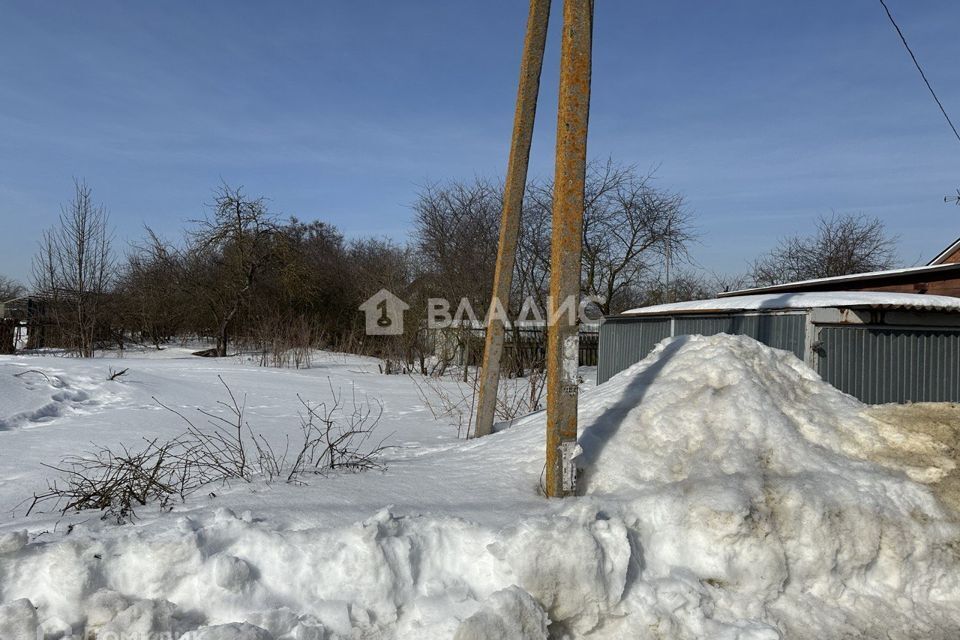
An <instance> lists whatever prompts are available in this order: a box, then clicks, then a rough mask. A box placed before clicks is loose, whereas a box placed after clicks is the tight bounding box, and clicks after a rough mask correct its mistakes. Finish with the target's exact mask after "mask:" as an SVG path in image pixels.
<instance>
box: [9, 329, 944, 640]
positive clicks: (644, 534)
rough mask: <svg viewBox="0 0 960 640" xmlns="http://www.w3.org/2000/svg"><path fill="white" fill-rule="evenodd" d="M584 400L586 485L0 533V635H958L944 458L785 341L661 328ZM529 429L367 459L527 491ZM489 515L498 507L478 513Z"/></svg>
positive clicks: (534, 424)
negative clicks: (409, 509) (453, 503)
mask: <svg viewBox="0 0 960 640" xmlns="http://www.w3.org/2000/svg"><path fill="white" fill-rule="evenodd" d="M580 420H581V427H582V432H581V438H580V441H581V446H582V448H583V453H582V455H581V456H580V458H579V464H580V465H581V466H582V467H583V468H584V476H583V493H584V495H583V496H582V497H580V498H576V499H570V500H564V501H545V500H544V501H541V502H538V503H534V502H531V501H530V500H529V499H526V501H523V500H520V499H518V498H517V497H516V496H517V495H518V494H517V493H510V492H509V491H504V493H503V495H496V494H494V495H488V496H487V498H489V502H490V506H489V507H488V508H489V510H490V511H491V512H494V511H495V512H497V513H498V514H499V515H498V517H497V518H491V519H490V520H489V521H486V520H484V519H483V518H479V519H476V518H474V519H466V518H463V517H460V516H459V515H458V514H457V513H456V510H455V509H449V510H448V511H447V512H445V513H439V512H435V513H431V514H428V515H419V514H417V513H401V512H398V511H396V510H395V509H384V510H382V511H381V512H379V513H377V514H371V516H370V517H369V518H368V519H366V520H365V521H363V522H360V523H356V524H353V525H349V526H330V527H305V528H300V529H292V528H286V527H283V526H279V525H277V524H275V523H272V522H271V521H269V520H265V519H263V518H260V517H258V515H257V513H255V512H253V511H239V510H237V509H235V510H230V509H226V508H220V509H216V510H213V511H204V510H194V511H191V512H190V513H188V514H180V515H178V514H170V515H169V516H167V517H164V518H160V519H157V520H155V521H153V522H150V523H147V524H144V525H142V526H128V527H107V526H105V525H101V524H99V523H98V524H86V525H83V524H81V525H78V526H76V527H75V528H74V529H73V532H72V533H71V534H70V535H69V536H63V537H61V538H59V539H51V537H50V536H38V535H36V533H38V532H34V535H32V536H28V535H26V534H24V533H22V532H11V533H8V534H6V536H5V537H0V603H6V604H2V605H0V638H3V640H7V639H8V638H11V639H13V638H16V639H18V640H19V638H21V637H22V638H27V637H29V638H31V640H32V638H33V637H34V635H33V633H34V631H33V629H34V628H35V627H36V625H38V624H39V625H42V628H43V629H44V631H45V632H46V633H47V634H48V637H51V638H53V637H58V636H62V635H63V634H64V633H66V631H67V630H68V629H72V630H73V631H74V633H79V632H80V630H83V631H84V632H86V633H89V634H93V635H95V636H96V637H97V638H98V639H100V640H105V639H106V638H111V637H120V634H130V633H139V634H159V633H165V634H168V636H169V637H175V638H176V637H181V636H182V637H185V638H190V639H194V640H200V639H207V640H209V639H214V638H216V639H218V640H219V639H239V638H250V639H256V640H262V639H268V638H275V639H280V638H290V639H296V640H306V639H316V640H327V639H336V638H368V637H369V638H374V637H397V638H458V639H459V640H467V639H475V638H524V639H531V640H532V639H537V640H541V639H545V638H547V637H564V636H568V637H573V638H578V637H591V638H623V637H635V638H702V637H711V638H742V639H746V638H757V639H760V638H771V639H772V638H824V637H843V636H845V635H851V636H865V637H878V638H881V637H882V638H921V637H922V638H952V637H957V635H958V634H960V526H958V524H957V518H956V514H955V513H954V512H952V511H951V510H950V509H949V508H947V507H945V506H943V503H942V502H941V501H939V500H938V498H937V497H936V494H935V491H934V489H936V486H937V483H938V482H939V481H940V480H941V479H943V478H944V477H946V476H947V475H948V474H949V473H951V472H952V471H953V469H954V467H955V463H954V462H953V461H952V460H951V459H950V457H949V456H947V455H939V454H937V455H934V454H931V455H928V456H908V457H906V458H903V459H901V458H900V457H898V456H897V455H895V452H896V451H898V450H903V449H905V448H910V449H915V450H916V449H924V447H926V449H929V450H930V451H934V452H936V447H933V446H931V443H929V442H922V441H920V440H922V438H923V436H922V434H910V435H909V436H906V435H904V433H902V432H899V431H897V430H896V429H895V428H893V427H891V426H890V425H889V424H887V423H883V422H880V421H878V420H876V419H875V418H873V417H871V415H870V413H869V411H867V408H866V407H865V406H864V405H862V404H860V403H859V402H857V401H856V400H855V399H853V398H851V397H849V396H846V395H844V394H842V393H840V392H838V391H836V390H835V389H833V388H832V387H830V386H829V385H826V384H825V383H823V382H822V381H821V380H820V379H819V378H818V377H817V376H816V375H815V374H814V373H813V372H811V371H810V370H809V369H807V368H806V367H805V366H804V365H803V364H802V363H801V362H800V361H798V360H797V359H796V358H795V357H794V356H793V355H791V354H789V353H786V352H781V351H776V350H773V349H770V348H768V347H765V346H763V345H761V344H759V343H757V342H755V341H753V340H751V339H749V338H745V337H730V336H713V337H709V338H703V337H683V338H677V339H673V340H669V341H666V342H665V343H663V344H662V345H660V347H658V349H657V350H656V351H655V352H654V353H653V354H651V355H650V356H649V357H648V358H647V359H646V360H644V361H643V362H641V363H639V364H637V365H635V366H633V367H632V368H630V369H628V370H627V371H624V372H622V373H621V374H620V375H618V376H616V377H615V378H613V379H612V380H610V381H609V382H608V383H606V384H605V385H602V386H600V387H597V388H596V389H594V390H591V391H590V392H588V393H586V394H584V395H583V397H582V400H581V414H580ZM543 430H544V417H543V415H542V414H541V415H534V416H530V417H528V418H527V419H525V420H522V421H520V422H519V423H517V424H516V425H515V426H514V427H512V428H510V429H507V430H506V431H503V432H501V433H498V434H495V435H493V436H490V437H487V438H484V439H482V440H480V441H474V442H470V443H467V444H463V445H458V446H456V447H449V446H448V447H445V448H438V449H437V450H436V451H434V452H433V453H432V454H430V455H426V454H425V455H423V456H420V457H419V458H417V459H415V460H413V461H410V462H409V464H408V466H407V467H404V470H401V471H393V470H391V471H389V472H388V473H387V476H386V478H387V481H389V480H390V478H391V474H402V473H406V474H407V475H406V476H402V477H401V476H399V475H398V476H394V477H395V478H396V479H402V480H403V481H402V482H398V485H399V486H401V487H403V490H405V491H409V490H410V488H411V484H410V482H411V480H410V478H419V482H420V483H421V485H420V486H421V487H422V489H423V490H424V492H426V491H427V490H428V489H429V488H431V487H433V486H435V485H437V484H441V485H443V484H444V483H445V482H449V483H450V484H449V486H448V487H445V490H447V491H448V492H449V493H451V494H452V495H454V496H456V495H460V494H461V493H462V495H464V496H466V495H469V494H475V493H476V491H477V490H478V488H477V486H466V487H463V486H459V478H462V477H466V476H459V477H458V480H457V482H451V480H450V478H448V477H443V476H440V477H438V476H437V475H436V474H437V472H438V470H441V471H443V470H446V469H457V470H459V471H461V472H463V473H468V472H470V470H474V471H475V473H476V477H478V478H479V477H485V476H490V475H491V474H499V475H500V476H501V477H500V478H499V481H500V482H501V483H505V484H503V485H502V486H513V487H517V488H519V489H515V491H518V492H519V491H522V492H526V493H529V494H532V493H533V491H534V486H535V479H536V477H537V476H538V475H539V473H540V469H541V468H542V465H543V453H542V449H543ZM926 449H924V450H926ZM904 460H906V461H904ZM417 465H419V466H417ZM504 474H505V477H504ZM380 478H382V476H380V477H378V476H365V475H358V476H355V477H353V478H352V481H353V482H355V483H357V486H358V487H360V489H359V491H362V490H363V486H364V484H365V483H366V484H367V485H369V486H370V487H373V483H375V482H379V481H380ZM493 486H501V485H493ZM297 490H299V491H304V492H306V491H323V490H325V489H324V485H323V484H317V485H315V486H312V487H307V488H299V489H297ZM479 490H481V491H483V490H487V487H484V486H482V485H480V487H479ZM532 504H536V505H538V506H535V507H531V506H530V505H532ZM504 514H506V516H508V518H507V520H508V521H510V522H511V524H508V525H507V526H501V525H497V526H494V525H493V524H491V523H492V522H493V521H494V520H502V519H503V518H504ZM478 520H480V521H478ZM27 524H29V523H27ZM24 634H27V635H24ZM140 637H146V636H140Z"/></svg>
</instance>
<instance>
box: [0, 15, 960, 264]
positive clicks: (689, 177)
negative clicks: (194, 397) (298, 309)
mask: <svg viewBox="0 0 960 640" xmlns="http://www.w3.org/2000/svg"><path fill="white" fill-rule="evenodd" d="M888 4H889V5H890V7H891V10H892V11H893V13H894V16H895V17H896V18H897V19H898V21H899V23H900V26H901V28H902V29H903V30H904V32H905V34H906V36H907V38H908V40H909V41H910V43H911V45H912V46H913V48H914V51H915V52H916V54H917V56H918V57H919V59H920V61H921V63H922V64H923V65H924V67H925V70H926V72H927V74H928V77H929V78H930V79H931V82H932V83H933V85H934V88H935V89H936V90H937V91H938V93H939V95H940V98H941V99H942V100H943V102H944V104H945V106H946V107H947V110H948V112H949V113H951V114H952V115H953V117H954V120H955V121H956V122H957V123H958V124H960V64H957V63H958V61H960V38H957V37H956V27H957V25H958V24H960V3H958V2H956V0H926V1H924V2H909V1H907V0H888ZM554 5H555V6H554V13H553V20H552V22H551V31H552V36H551V39H550V41H549V42H548V50H547V63H546V65H545V69H544V76H543V83H542V86H541V101H540V110H539V113H538V116H539V119H538V125H537V130H536V133H535V139H534V149H533V158H532V166H531V171H532V173H533V174H534V175H540V176H542V175H548V174H549V173H550V171H551V170H552V164H553V162H552V153H553V142H554V128H555V122H556V93H557V76H558V69H557V60H558V58H559V43H558V40H557V37H556V36H557V33H558V30H559V27H560V11H559V10H560V6H561V2H560V0H555V2H554ZM525 19H526V3H525V2H522V1H521V0H511V1H506V0H484V1H473V2H467V1H465V0H446V1H439V0H438V1H426V0H424V1H413V0H411V1H409V2H386V1H382V2H373V1H362V0H358V1H355V2H321V1H315V2H280V3H276V2H270V3H267V2H256V3H255V2H238V1H231V2H226V1H223V2H213V1H207V2H199V3H198V2H186V1H165V2H121V1H117V2H104V1H100V0H88V1H85V2H70V3H67V2H60V3H40V2H8V1H6V0H0V220H2V221H3V233H2V234H0V274H6V275H10V276H14V277H18V278H21V279H24V280H26V279H27V278H28V275H29V269H30V267H29V263H30V258H31V256H32V254H33V253H34V250H35V248H36V240H37V239H38V237H39V234H40V232H41V230H42V229H43V228H44V227H46V226H49V225H51V224H52V223H53V222H54V221H55V220H56V216H57V213H58V209H59V205H60V203H63V202H66V201H67V200H68V199H69V198H70V195H71V188H72V178H73V177H74V176H76V177H80V178H84V179H85V180H86V181H87V182H88V184H89V185H90V186H91V187H92V188H93V190H94V196H95V197H96V199H98V200H99V201H102V202H103V203H104V204H105V206H106V207H107V208H108V210H109V211H110V213H111V216H112V222H113V224H114V227H115V228H116V235H117V245H118V247H120V248H123V247H125V246H126V243H127V242H128V241H129V240H132V239H135V238H137V237H138V236H139V234H140V233H141V230H142V227H143V225H144V224H148V225H150V226H151V227H153V228H155V229H157V230H159V231H160V232H161V233H164V234H167V235H174V234H177V233H178V232H179V230H180V229H182V228H183V227H184V226H185V224H186V223H185V220H187V219H192V218H196V217H198V216H199V215H201V214H202V213H203V211H204V208H203V207H204V203H206V202H209V201H210V199H211V192H212V189H213V188H214V187H215V186H216V185H217V184H218V183H219V182H220V180H221V179H224V180H226V181H228V182H229V183H231V184H242V185H244V186H245V187H246V189H247V191H248V192H249V193H253V194H261V195H264V196H267V197H269V198H270V199H271V201H272V206H273V208H274V209H275V210H276V211H278V212H280V213H283V214H285V215H296V216H298V217H300V218H301V219H313V218H320V219H323V220H327V221H330V222H333V223H334V224H336V225H338V226H339V227H340V228H341V229H342V230H343V231H344V232H345V233H346V234H347V235H348V236H356V235H369V234H374V235H386V236H390V237H393V238H396V239H399V240H402V239H404V238H405V237H406V234H407V233H408V229H409V224H410V219H411V212H410V204H411V203H412V202H413V200H414V198H415V195H416V191H417V189H418V186H419V185H422V184H424V183H426V182H428V181H433V180H443V179H446V178H470V177H472V176H474V175H481V176H491V177H496V176H499V175H501V174H502V173H503V171H504V168H505V165H506V155H507V147H508V143H509V134H510V128H511V123H512V114H513V108H514V99H515V90H516V82H517V71H518V64H519V52H520V46H521V41H522V37H523V30H524V26H525ZM590 125H591V131H590V141H589V154H590V156H591V157H593V158H606V157H608V156H611V157H613V158H614V159H615V160H617V161H620V162H624V163H635V164H636V165H637V166H638V167H640V168H641V169H642V170H646V169H648V168H651V167H657V168H658V169H657V175H658V184H660V185H661V186H663V187H665V188H669V189H672V190H678V191H681V192H682V193H684V194H685V195H686V197H687V200H688V203H689V206H690V209H691V211H692V212H693V213H694V214H695V217H696V223H697V227H698V231H699V232H700V234H701V240H700V242H699V243H698V244H697V245H696V246H694V247H693V253H694V257H695V258H696V259H697V262H698V263H699V264H700V265H701V266H702V267H704V268H706V269H708V270H713V271H718V272H736V271H742V270H743V269H744V268H745V267H746V264H747V262H748V261H749V260H750V259H751V258H752V257H754V256H755V255H756V254H758V253H759V252H761V251H763V250H765V249H767V248H769V247H770V246H772V245H773V244H775V242H776V240H777V238H778V237H780V236H782V235H784V234H790V233H797V232H803V231H805V230H807V229H809V228H810V227H811V225H812V223H813V221H814V219H815V218H816V216H817V215H818V214H823V213H829V212H830V211H831V210H837V211H854V212H856V211H862V212H864V213H867V214H870V215H875V216H878V217H880V218H882V219H883V220H884V221H885V222H886V223H887V225H888V227H889V229H890V230H891V231H892V232H893V233H895V234H898V235H899V236H900V238H901V243H900V249H901V256H902V260H903V262H904V263H905V264H914V263H917V262H920V261H924V262H925V261H926V259H929V258H930V257H932V256H933V255H934V254H936V253H937V252H939V250H940V249H942V248H943V247H944V246H945V245H946V244H948V243H949V242H950V241H952V240H953V239H954V238H955V237H957V236H960V208H958V207H955V206H952V205H947V204H944V202H943V196H944V195H946V194H948V193H953V192H954V191H955V189H956V188H957V187H960V142H958V141H957V140H956V139H955V138H953V137H952V133H951V132H950V130H949V129H948V128H947V125H946V123H945V121H944V120H943V118H942V116H941V115H940V113H939V112H938V111H937V108H936V105H935V104H934V103H933V101H932V99H931V98H930V96H929V95H928V94H927V92H926V88H925V87H924V86H923V84H922V81H921V80H920V78H919V75H918V74H917V72H916V70H915V69H914V68H913V67H912V63H911V62H910V60H909V58H908V56H907V54H906V52H905V50H904V49H903V47H902V45H901V44H900V42H899V40H898V39H897V36H896V34H895V32H894V31H893V29H892V27H891V26H890V24H889V23H888V22H887V18H886V16H885V15H884V13H883V10H882V8H881V6H880V4H879V2H877V1H876V0H844V1H842V2H841V1H837V0H830V1H819V0H807V1H804V2H787V1H785V0H783V1H780V0H753V1H748V0H727V1H724V2H713V1H711V2H708V1H706V0H701V1H698V2H694V1H677V2H663V1H656V2H655V1H652V0H643V1H634V0H597V8H596V24H595V45H594V83H593V103H592V113H591V123H590Z"/></svg>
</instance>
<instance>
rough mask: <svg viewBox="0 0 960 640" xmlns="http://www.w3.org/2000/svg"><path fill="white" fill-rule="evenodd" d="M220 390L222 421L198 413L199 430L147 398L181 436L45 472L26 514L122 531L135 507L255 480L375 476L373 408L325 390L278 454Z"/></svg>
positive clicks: (73, 459) (377, 448)
mask: <svg viewBox="0 0 960 640" xmlns="http://www.w3.org/2000/svg"><path fill="white" fill-rule="evenodd" d="M220 383H221V384H222V385H223V387H224V389H225V390H226V394H227V400H224V401H220V402H218V403H217V404H218V405H219V407H220V408H221V410H222V411H223V413H222V414H217V413H214V412H212V411H208V410H206V409H198V410H197V411H198V412H199V413H200V415H202V416H204V417H205V418H206V419H207V421H206V424H205V425H199V426H198V425H197V424H196V423H195V422H193V421H192V420H190V418H188V417H187V416H185V415H184V414H183V413H181V412H179V411H176V410H175V409H171V408H170V407H168V406H166V405H164V404H162V403H160V402H159V401H158V400H156V398H154V400H155V401H156V402H157V403H158V404H160V406H162V407H163V408H165V409H167V410H168V411H170V412H172V413H174V414H176V415H177V416H179V417H180V418H181V419H182V420H183V421H184V422H185V423H186V425H187V428H186V431H185V432H184V433H182V434H181V435H179V436H177V437H176V438H173V439H170V440H166V441H161V440H159V439H158V438H155V439H153V440H146V439H145V440H144V442H145V445H144V446H143V447H142V448H140V449H130V448H128V447H127V446H124V445H120V446H119V447H117V448H114V449H111V448H108V447H98V448H97V449H96V450H95V451H93V452H90V453H88V454H87V455H84V456H66V457H64V458H63V459H62V460H61V461H60V463H59V464H57V465H48V466H49V467H50V468H51V469H53V470H54V471H56V472H58V474H59V475H60V478H59V479H55V480H52V481H50V482H49V483H48V485H47V489H46V490H45V491H43V492H41V493H35V494H34V495H33V497H32V499H31V500H30V506H29V508H28V509H27V514H28V515H29V514H30V513H31V512H32V511H33V510H34V508H36V507H37V506H38V505H41V504H44V503H48V502H50V503H53V504H54V505H55V509H56V510H58V511H60V512H61V513H64V514H65V513H68V512H80V511H87V510H96V511H100V512H102V519H114V520H116V521H117V523H124V522H128V521H130V520H132V519H134V518H135V510H136V509H137V508H138V507H142V506H146V505H147V504H151V503H155V504H157V505H158V506H159V507H160V509H161V510H170V509H172V508H173V505H174V504H175V503H176V502H177V501H178V500H179V501H183V500H184V499H185V498H186V497H187V496H188V495H190V494H191V493H193V492H195V491H197V490H198V489H200V488H202V487H205V486H207V485H209V484H211V483H217V482H219V483H227V482H230V481H231V480H242V481H245V482H252V481H254V480H256V479H258V478H262V479H265V480H267V481H268V482H269V481H278V480H279V481H283V482H286V483H290V484H304V483H305V478H306V476H308V475H324V474H326V473H329V472H331V471H335V470H349V471H367V470H373V469H382V468H383V463H382V460H381V454H382V453H383V451H384V450H385V447H384V445H383V441H384V439H380V440H378V441H375V442H373V441H372V440H371V439H372V438H373V436H374V434H375V430H376V427H377V425H378V424H379V422H380V418H381V416H382V414H383V408H382V405H381V404H380V403H379V402H377V401H373V402H372V403H371V402H370V401H368V400H364V401H358V399H357V398H356V395H355V394H353V395H352V396H351V400H350V404H349V405H347V403H345V402H344V399H343V394H342V392H341V391H339V390H336V389H334V388H333V385H332V383H331V384H330V390H331V393H332V397H333V400H332V402H330V403H329V404H328V403H311V402H308V401H306V400H304V399H303V398H300V397H299V396H298V400H299V401H300V404H301V406H302V409H301V411H300V412H299V418H300V437H299V438H298V440H297V443H296V445H295V446H292V445H291V442H290V438H289V436H288V437H286V438H285V439H284V442H283V444H282V448H281V447H280V446H279V445H278V443H275V442H271V441H270V440H269V439H268V438H266V437H265V436H264V435H263V434H261V433H257V432H255V431H254V430H253V428H252V427H251V426H250V424H249V422H247V420H246V417H245V407H246V399H245V398H244V399H242V400H238V398H237V396H236V395H235V394H234V393H233V391H232V390H231V389H230V387H229V386H228V385H227V384H226V382H224V381H223V379H222V378H220Z"/></svg>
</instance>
